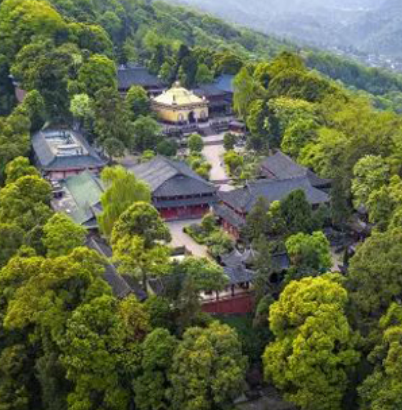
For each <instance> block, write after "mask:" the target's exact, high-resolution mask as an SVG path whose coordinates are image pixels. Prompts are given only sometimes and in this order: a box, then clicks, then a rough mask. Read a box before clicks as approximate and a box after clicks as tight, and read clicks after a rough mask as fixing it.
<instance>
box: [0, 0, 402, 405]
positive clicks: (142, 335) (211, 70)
mask: <svg viewBox="0 0 402 410" xmlns="http://www.w3.org/2000/svg"><path fill="white" fill-rule="evenodd" d="M133 61H135V62H138V63H141V64H144V65H146V67H147V68H148V69H149V70H150V71H151V72H152V73H154V74H156V75H158V76H159V78H162V79H163V80H164V81H166V83H168V84H172V83H173V82H175V81H176V80H180V82H181V83H182V84H183V85H185V86H186V87H188V88H192V87H194V86H195V85H198V84H203V83H209V82H210V81H211V80H213V79H214V78H215V77H217V76H219V75H220V74H231V75H235V79H234V90H235V91H234V107H233V108H234V111H235V113H236V115H237V116H238V117H239V119H241V120H242V121H243V122H244V123H245V124H246V126H247V129H248V130H249V133H248V136H247V141H246V150H247V155H244V156H239V155H238V154H237V153H236V152H235V151H234V150H233V145H234V143H233V141H231V140H230V136H228V137H227V138H226V140H225V145H226V148H227V153H226V155H225V163H226V165H227V167H228V169H229V172H230V173H232V174H233V175H234V176H235V177H236V179H239V180H240V181H241V180H242V181H247V180H249V179H250V178H253V177H255V175H254V173H255V167H254V165H255V163H254V162H255V159H256V158H257V157H260V156H264V155H267V154H269V153H270V152H273V151H275V150H279V149H280V150H281V151H282V152H284V153H285V154H287V155H289V156H290V157H291V158H292V159H293V160H294V161H296V162H297V163H298V164H300V165H303V166H305V167H306V168H308V169H309V170H311V171H314V172H315V173H316V174H317V175H318V176H319V177H321V178H325V179H328V180H331V181H332V189H331V193H330V196H331V204H330V207H329V208H326V209H324V208H321V207H320V208H318V209H315V210H312V209H311V207H310V206H309V204H308V203H307V202H306V198H305V196H304V195H303V192H300V191H295V192H294V193H292V194H291V195H289V196H288V197H287V198H286V199H285V200H283V201H282V202H280V203H278V202H274V203H272V204H267V203H266V202H264V201H263V200H261V201H259V202H258V203H257V204H256V205H255V207H254V209H253V210H252V212H251V213H250V214H249V215H248V217H247V224H246V226H245V227H244V229H243V230H242V232H241V240H242V241H243V242H244V243H245V244H248V245H250V244H251V245H252V246H253V247H254V248H256V249H258V251H259V252H258V253H259V255H260V257H258V258H257V260H255V261H254V263H255V268H256V270H257V278H256V283H255V289H256V299H257V300H256V301H257V304H256V309H255V311H254V312H253V315H252V317H251V318H250V320H249V321H248V323H247V327H246V328H244V327H243V328H242V327H241V326H236V324H234V323H233V322H235V320H231V319H230V318H215V317H213V316H211V315H209V314H206V313H204V312H203V311H202V309H201V302H200V300H199V294H200V292H218V291H220V290H222V289H224V288H225V286H227V278H226V276H225V275H224V273H223V270H222V268H221V267H220V266H219V265H218V264H217V263H215V262H214V261H212V260H209V259H197V258H194V257H189V258H186V259H184V260H183V261H172V260H171V258H170V253H171V250H170V248H169V243H170V240H171V237H170V233H169V230H168V228H167V226H166V224H165V223H164V221H163V220H162V219H161V217H160V215H159V214H158V212H157V210H156V209H155V208H154V207H153V206H152V205H151V201H150V196H151V194H150V191H149V187H148V186H147V185H145V184H144V183H143V182H142V181H140V180H138V179H136V178H135V176H134V175H133V174H130V173H128V172H126V171H125V170H124V169H123V168H121V167H107V168H105V170H104V171H103V173H102V176H101V177H102V181H103V183H104V184H105V186H106V190H105V192H104V195H103V196H102V199H101V201H102V205H103V211H102V213H101V214H100V215H99V218H98V219H99V224H100V226H101V230H102V233H103V235H104V237H105V238H106V240H107V242H108V244H109V245H110V247H111V249H112V250H113V257H112V260H107V259H106V258H105V257H103V256H101V255H99V253H97V252H95V251H94V250H93V249H91V248H90V247H88V246H87V245H88V243H87V238H86V230H85V229H84V228H82V227H81V226H80V225H76V224H75V223H74V222H73V221H72V220H71V219H70V218H69V217H67V216H65V215H64V214H60V213H57V212H54V211H53V209H52V207H51V200H52V186H51V185H50V184H49V182H48V181H47V180H45V179H44V178H42V176H41V174H40V173H39V172H38V170H37V169H36V168H35V167H34V166H33V165H32V161H31V160H32V156H31V147H30V135H31V134H32V133H34V132H35V131H37V130H39V129H41V128H42V127H43V126H44V125H45V124H47V123H53V124H66V125H70V126H71V125H72V124H80V126H81V127H82V129H83V130H84V131H85V135H86V136H87V138H88V139H89V140H90V141H91V142H92V143H94V144H95V145H96V146H97V147H100V149H102V150H103V151H104V152H105V153H106V154H107V155H108V156H109V157H119V156H121V155H122V153H123V152H126V151H128V152H130V153H132V152H136V153H140V154H141V155H143V157H146V156H147V155H154V154H155V153H160V154H162V153H163V154H164V155H167V156H174V155H175V151H176V148H175V147H174V146H172V144H171V143H170V141H168V140H167V139H163V138H162V139H161V136H160V129H159V126H158V123H157V122H156V121H155V118H154V117H153V116H152V114H151V113H150V108H149V104H150V102H149V99H148V97H147V95H146V93H145V91H144V90H142V89H140V88H138V87H137V88H133V89H131V90H130V91H129V93H128V94H127V96H126V97H125V98H121V96H120V95H119V92H118V89H117V68H118V66H119V65H120V64H124V63H127V62H133ZM13 81H14V82H17V83H18V84H19V86H20V87H21V88H22V89H24V90H25V91H26V95H25V98H24V100H23V102H22V103H20V104H17V101H16V100H15V96H14V86H13ZM401 91H402V79H401V77H399V76H397V75H394V74H390V73H387V72H383V71H381V70H374V69H368V68H365V67H362V66H360V65H358V64H356V63H351V62H348V61H345V60H342V59H339V58H338V57H334V56H331V55H327V54H325V53H320V52H317V51H315V50H304V49H303V50H302V49H299V48H298V47H296V46H294V45H292V44H290V43H287V42H283V41H279V40H276V39H275V38H272V37H268V36H265V35H262V34H259V33H254V32H252V31H250V30H247V29H242V28H238V27H235V26H232V25H230V24H227V23H225V22H223V21H220V20H218V19H216V18H213V17H211V16H209V15H203V14H200V13H196V12H193V11H190V10H188V9H186V8H184V7H176V6H171V5H167V4H165V3H163V2H150V1H145V0H144V1H142V0H114V1H107V0H82V1H73V0H52V1H49V2H48V1H45V0H2V1H0V115H1V116H0V183H1V185H0V186H1V188H0V410H56V409H57V410H98V409H105V410H125V409H127V410H132V409H141V410H156V409H169V410H179V409H180V410H183V409H185V410H229V409H230V410H232V409H233V408H235V407H234V401H235V399H237V398H238V396H239V395H240V394H241V393H243V392H245V391H247V389H249V386H250V385H251V384H252V380H251V379H252V377H250V374H251V373H252V371H253V370H256V369H257V371H258V372H260V373H261V374H263V379H264V383H265V384H266V385H271V386H274V387H275V388H276V389H277V390H278V391H279V392H280V393H281V395H282V396H283V397H284V399H286V400H287V401H289V402H290V403H293V404H294V405H295V406H297V407H296V408H300V409H302V410H396V409H401V408H402V306H401V297H402V202H400V201H401V192H402V191H401V189H402V179H401V178H402V118H401V116H400V115H399V114H398V112H399V111H400V110H401V105H400V104H401V102H402V99H401V94H400V93H401ZM199 145H200V142H199V140H198V139H197V137H193V138H192V140H191V141H189V148H190V150H191V151H192V152H193V153H196V152H198V151H199V150H200V147H199ZM198 165H199V166H200V167H201V168H202V165H203V164H198ZM204 171H205V169H204ZM200 173H201V174H202V173H203V171H200ZM358 212H360V213H363V214H364V215H365V218H367V223H368V224H369V225H370V226H371V227H372V231H371V233H370V234H369V235H367V238H365V240H364V241H362V242H361V243H360V244H359V245H358V246H356V249H354V254H353V255H352V256H351V257H350V258H345V259H348V260H347V261H345V262H346V263H345V264H346V265H347V269H346V271H344V272H340V273H338V272H332V271H331V269H330V268H331V264H332V262H331V257H332V255H331V249H330V247H329V242H328V239H327V238H326V236H325V235H324V233H323V231H324V227H325V226H329V225H330V226H332V227H333V228H334V229H335V230H336V231H337V232H339V233H340V234H344V233H345V232H346V231H347V229H348V226H349V225H350V222H351V220H352V219H353V217H354V216H355V215H356V213H358ZM201 228H202V229H204V230H205V231H206V232H208V233H211V232H212V233H214V232H215V231H214V230H215V226H214V220H213V218H212V220H211V218H210V217H209V216H208V217H206V218H204V220H203V226H202V227H201ZM230 246H231V245H230V244H229V247H230ZM278 249H285V250H286V251H287V252H288V254H289V256H290V259H291V268H290V269H289V271H288V273H287V275H286V277H285V278H283V280H281V281H280V282H279V283H278V281H276V282H275V283H273V282H272V281H270V279H271V278H272V275H273V273H274V269H273V262H272V256H273V255H274V254H275V252H277V251H278ZM111 262H113V263H114V264H116V265H117V266H118V267H119V272H123V271H124V272H127V271H128V272H132V273H133V276H134V277H135V279H136V280H138V281H139V282H141V284H142V285H143V289H142V290H143V291H144V292H145V293H146V294H147V292H148V289H147V281H148V279H151V278H165V279H166V278H167V279H168V281H167V282H168V286H167V289H166V292H165V295H164V296H154V295H152V296H149V295H148V296H149V297H147V298H145V299H146V300H140V298H138V297H136V296H134V295H129V296H128V297H125V298H117V297H116V296H115V295H114V294H113V293H112V290H111V288H110V286H109V285H108V284H107V282H106V281H105V280H104V275H105V272H106V270H107V268H108V267H109V266H110V263H111Z"/></svg>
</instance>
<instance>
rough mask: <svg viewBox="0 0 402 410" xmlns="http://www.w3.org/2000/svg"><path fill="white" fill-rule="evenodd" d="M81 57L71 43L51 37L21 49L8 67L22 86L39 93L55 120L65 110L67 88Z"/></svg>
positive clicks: (65, 113) (67, 109) (67, 100)
mask: <svg viewBox="0 0 402 410" xmlns="http://www.w3.org/2000/svg"><path fill="white" fill-rule="evenodd" d="M81 60H82V56H81V52H80V50H79V48H78V47H77V46H76V45H74V44H63V45H60V46H56V45H55V43H54V42H53V41H52V40H47V41H41V40H40V41H37V42H34V43H31V44H29V43H28V44H27V45H26V46H24V47H23V48H22V49H21V51H20V52H19V53H18V55H17V57H16V60H15V63H14V64H13V66H12V68H11V70H12V73H13V75H14V76H15V77H16V78H18V79H19V80H20V82H21V87H22V88H23V89H25V90H28V91H33V90H37V91H38V92H39V93H40V94H41V96H42V97H43V99H44V102H45V106H46V111H47V113H48V115H49V116H50V118H51V119H52V120H54V119H56V120H57V119H60V118H63V119H64V118H65V116H67V115H68V114H69V98H68V97H69V95H68V88H69V85H70V81H71V80H73V79H74V78H75V72H76V67H77V66H79V64H80V62H81ZM67 118H68V117H67Z"/></svg>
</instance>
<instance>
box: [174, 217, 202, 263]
mask: <svg viewBox="0 0 402 410" xmlns="http://www.w3.org/2000/svg"><path fill="white" fill-rule="evenodd" d="M200 222H201V219H189V220H184V221H172V222H167V225H168V226H169V229H170V233H171V235H172V243H171V245H172V246H173V247H175V248H176V247H177V248H180V247H182V246H185V247H186V249H187V250H188V251H190V252H191V253H192V255H193V256H197V257H199V258H204V257H205V258H208V257H209V256H208V253H207V247H206V246H203V245H199V244H198V243H197V242H196V241H195V240H194V239H193V238H191V237H190V236H189V235H187V234H186V233H184V232H183V228H185V227H186V226H189V225H192V224H196V223H200Z"/></svg>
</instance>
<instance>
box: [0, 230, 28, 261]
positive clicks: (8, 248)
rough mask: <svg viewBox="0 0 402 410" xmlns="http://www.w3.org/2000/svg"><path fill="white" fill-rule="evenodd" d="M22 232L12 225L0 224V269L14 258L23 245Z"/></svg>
mask: <svg viewBox="0 0 402 410" xmlns="http://www.w3.org/2000/svg"><path fill="white" fill-rule="evenodd" d="M23 240H24V231H23V230H22V229H21V228H20V227H18V226H17V225H14V224H6V223H0V268H1V267H3V266H4V265H5V264H6V263H7V262H8V261H9V259H10V258H11V257H12V256H14V255H15V254H16V253H17V251H18V249H19V248H20V247H21V245H22V244H23Z"/></svg>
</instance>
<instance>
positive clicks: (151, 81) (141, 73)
mask: <svg viewBox="0 0 402 410" xmlns="http://www.w3.org/2000/svg"><path fill="white" fill-rule="evenodd" d="M117 83H118V89H119V92H120V94H122V95H126V94H127V92H128V91H129V89H130V88H131V87H133V86H140V87H142V88H144V89H145V91H146V92H147V93H148V95H150V96H156V95H159V94H161V93H162V92H163V90H164V89H165V88H166V84H165V83H164V82H163V81H162V80H161V79H160V78H158V77H157V76H156V75H153V74H151V73H150V72H149V71H148V69H147V68H145V67H141V66H137V65H135V64H127V65H123V66H120V67H119V69H118V70H117Z"/></svg>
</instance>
